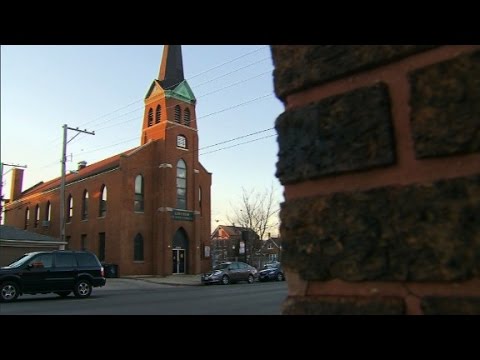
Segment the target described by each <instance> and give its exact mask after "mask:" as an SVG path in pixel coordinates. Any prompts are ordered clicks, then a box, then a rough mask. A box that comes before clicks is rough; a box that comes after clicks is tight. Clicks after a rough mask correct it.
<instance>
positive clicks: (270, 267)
mask: <svg viewBox="0 0 480 360" xmlns="http://www.w3.org/2000/svg"><path fill="white" fill-rule="evenodd" d="M258 280H260V281H271V280H277V281H283V280H285V274H284V272H283V269H282V265H281V264H280V263H279V262H276V263H271V264H266V265H265V266H264V267H263V269H262V270H260V272H259V274H258Z"/></svg>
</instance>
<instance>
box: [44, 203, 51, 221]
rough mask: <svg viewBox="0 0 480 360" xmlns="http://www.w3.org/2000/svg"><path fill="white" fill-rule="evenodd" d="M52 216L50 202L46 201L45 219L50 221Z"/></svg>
mask: <svg viewBox="0 0 480 360" xmlns="http://www.w3.org/2000/svg"><path fill="white" fill-rule="evenodd" d="M51 218H52V204H50V201H47V207H46V208H45V220H46V221H50V219H51Z"/></svg>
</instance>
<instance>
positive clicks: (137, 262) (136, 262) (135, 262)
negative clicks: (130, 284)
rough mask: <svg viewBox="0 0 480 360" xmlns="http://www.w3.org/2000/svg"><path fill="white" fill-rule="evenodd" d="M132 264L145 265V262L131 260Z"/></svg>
mask: <svg viewBox="0 0 480 360" xmlns="http://www.w3.org/2000/svg"><path fill="white" fill-rule="evenodd" d="M133 263H134V264H145V261H144V260H143V261H140V260H133Z"/></svg>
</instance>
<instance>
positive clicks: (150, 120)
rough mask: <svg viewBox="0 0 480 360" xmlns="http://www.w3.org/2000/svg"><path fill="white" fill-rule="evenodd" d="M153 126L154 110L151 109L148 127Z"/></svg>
mask: <svg viewBox="0 0 480 360" xmlns="http://www.w3.org/2000/svg"><path fill="white" fill-rule="evenodd" d="M152 125H153V109H152V108H150V110H148V126H149V127H150V126H152Z"/></svg>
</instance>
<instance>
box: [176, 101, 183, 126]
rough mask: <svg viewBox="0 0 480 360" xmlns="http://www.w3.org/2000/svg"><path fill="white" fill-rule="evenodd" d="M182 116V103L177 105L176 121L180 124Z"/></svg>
mask: <svg viewBox="0 0 480 360" xmlns="http://www.w3.org/2000/svg"><path fill="white" fill-rule="evenodd" d="M181 118H182V110H180V105H177V106H175V122H177V123H179V124H180V119H181Z"/></svg>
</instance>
